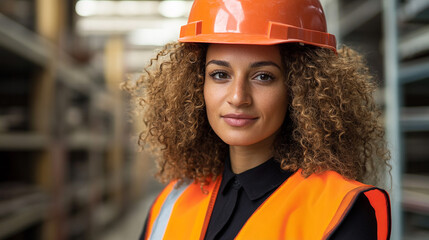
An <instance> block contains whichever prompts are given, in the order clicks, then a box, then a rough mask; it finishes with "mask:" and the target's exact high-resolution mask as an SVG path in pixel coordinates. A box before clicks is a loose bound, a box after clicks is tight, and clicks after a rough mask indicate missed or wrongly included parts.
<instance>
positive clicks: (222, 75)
mask: <svg viewBox="0 0 429 240" xmlns="http://www.w3.org/2000/svg"><path fill="white" fill-rule="evenodd" d="M209 75H210V77H212V78H214V79H217V80H224V79H227V78H229V75H228V74H227V73H226V72H222V71H214V72H212V73H210V74H209Z"/></svg>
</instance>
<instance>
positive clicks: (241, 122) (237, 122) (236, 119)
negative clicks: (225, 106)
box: [222, 114, 258, 127]
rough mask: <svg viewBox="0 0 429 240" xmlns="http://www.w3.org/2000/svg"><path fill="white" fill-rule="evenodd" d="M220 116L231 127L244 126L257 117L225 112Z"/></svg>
mask: <svg viewBox="0 0 429 240" xmlns="http://www.w3.org/2000/svg"><path fill="white" fill-rule="evenodd" d="M222 118H223V120H224V121H225V122H226V123H227V124H228V125H230V126H232V127H244V126H247V125H250V124H252V123H254V122H255V121H256V120H257V119H258V117H255V116H251V115H247V114H226V115H223V116H222Z"/></svg>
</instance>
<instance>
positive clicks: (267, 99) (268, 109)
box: [260, 90, 288, 124]
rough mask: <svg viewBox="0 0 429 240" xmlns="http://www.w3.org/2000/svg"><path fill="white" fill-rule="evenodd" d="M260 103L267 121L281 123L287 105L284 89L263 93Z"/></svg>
mask: <svg viewBox="0 0 429 240" xmlns="http://www.w3.org/2000/svg"><path fill="white" fill-rule="evenodd" d="M260 103H261V104H262V105H263V106H261V109H264V112H265V117H266V118H268V119H267V120H268V121H270V122H273V123H276V124H279V123H280V124H282V123H283V121H284V118H285V115H286V111H287V107H288V102H287V92H286V90H284V91H278V90H276V91H270V92H268V93H267V94H265V96H264V98H263V101H261V102H260Z"/></svg>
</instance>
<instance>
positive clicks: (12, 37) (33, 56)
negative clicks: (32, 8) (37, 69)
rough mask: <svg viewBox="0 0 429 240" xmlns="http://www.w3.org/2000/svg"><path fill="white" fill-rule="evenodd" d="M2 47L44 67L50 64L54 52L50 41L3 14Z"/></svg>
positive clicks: (0, 44) (0, 42) (0, 32)
mask: <svg viewBox="0 0 429 240" xmlns="http://www.w3.org/2000/svg"><path fill="white" fill-rule="evenodd" d="M0 47H2V48H4V49H8V50H10V51H12V52H13V53H15V54H17V55H18V56H20V57H22V58H23V59H26V60H28V61H30V62H32V63H35V64H37V65H39V66H42V67H44V66H46V65H47V64H48V61H49V59H50V57H51V55H52V53H51V52H53V47H52V45H51V44H50V43H49V42H48V41H46V40H45V39H43V38H41V37H40V36H39V35H37V34H36V33H33V32H31V31H30V30H28V29H26V28H25V27H23V26H21V25H20V24H18V23H16V22H14V21H12V20H10V19H9V18H7V17H6V16H4V15H3V14H1V13H0Z"/></svg>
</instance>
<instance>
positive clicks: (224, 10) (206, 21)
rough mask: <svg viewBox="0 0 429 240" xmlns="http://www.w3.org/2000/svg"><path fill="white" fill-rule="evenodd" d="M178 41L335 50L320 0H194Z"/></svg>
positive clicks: (334, 43) (334, 42)
mask: <svg viewBox="0 0 429 240" xmlns="http://www.w3.org/2000/svg"><path fill="white" fill-rule="evenodd" d="M179 41H180V42H203V43H230V44H257V45H272V44H279V43H286V42H300V43H305V44H311V45H315V46H319V47H325V48H329V49H332V50H334V51H335V49H336V41H335V36H334V35H332V34H329V33H327V29H326V19H325V15H324V13H323V9H322V6H321V4H320V2H319V1H318V0H195V1H194V4H193V6H192V9H191V12H190V15H189V18H188V24H186V25H184V26H182V27H181V30H180V37H179Z"/></svg>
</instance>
